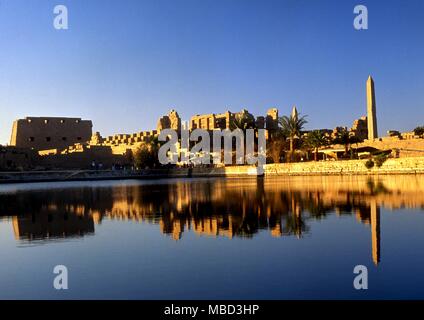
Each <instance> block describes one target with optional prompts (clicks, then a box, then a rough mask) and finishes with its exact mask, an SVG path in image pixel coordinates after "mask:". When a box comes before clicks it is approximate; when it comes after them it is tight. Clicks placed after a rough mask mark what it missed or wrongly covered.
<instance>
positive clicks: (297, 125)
mask: <svg viewBox="0 0 424 320" xmlns="http://www.w3.org/2000/svg"><path fill="white" fill-rule="evenodd" d="M278 123H279V125H280V126H281V129H282V131H283V133H284V134H285V135H286V136H287V137H288V138H289V141H290V156H291V159H292V160H293V152H294V139H296V138H299V137H300V131H301V130H302V129H303V127H304V126H305V124H307V123H308V121H307V120H306V116H302V117H299V116H298V114H297V110H296V107H293V111H292V114H291V115H290V117H288V116H282V117H280V118H279V119H278Z"/></svg>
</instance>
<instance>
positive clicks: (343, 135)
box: [333, 128, 360, 156]
mask: <svg viewBox="0 0 424 320" xmlns="http://www.w3.org/2000/svg"><path fill="white" fill-rule="evenodd" d="M333 142H334V143H335V144H341V145H344V147H345V152H344V154H345V156H347V155H348V154H349V149H350V146H351V145H352V144H353V143H358V142H360V140H359V139H358V138H357V137H355V136H352V135H351V134H350V132H349V131H348V130H347V129H346V128H343V129H342V130H340V131H339V132H338V133H337V136H336V138H335V139H334V140H333Z"/></svg>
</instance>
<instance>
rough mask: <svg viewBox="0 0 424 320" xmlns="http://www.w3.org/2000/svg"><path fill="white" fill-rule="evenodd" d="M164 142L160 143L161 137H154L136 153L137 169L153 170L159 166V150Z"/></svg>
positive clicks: (134, 157)
mask: <svg viewBox="0 0 424 320" xmlns="http://www.w3.org/2000/svg"><path fill="white" fill-rule="evenodd" d="M161 145H162V142H161V141H159V136H158V135H156V136H153V137H152V138H151V139H150V141H149V142H147V143H144V144H142V145H141V146H140V147H139V148H138V149H137V150H136V151H135V152H134V156H133V159H134V165H135V166H136V167H137V168H141V169H144V168H153V167H156V166H158V165H159V157H158V154H159V148H160V147H161Z"/></svg>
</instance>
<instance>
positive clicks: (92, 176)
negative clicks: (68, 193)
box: [0, 157, 424, 183]
mask: <svg viewBox="0 0 424 320" xmlns="http://www.w3.org/2000/svg"><path fill="white" fill-rule="evenodd" d="M365 162H366V160H345V161H319V162H313V161H312V162H299V163H280V164H268V165H265V168H264V169H265V176H269V177H272V176H308V175H315V176H327V175H379V174H381V175H384V174H424V157H411V158H396V159H388V160H387V161H386V162H384V163H383V165H382V166H381V167H380V168H378V167H374V168H372V169H367V168H366V167H365ZM256 174H257V168H256V167H254V166H230V167H225V168H224V167H222V168H192V169H189V168H175V169H156V170H143V171H140V172H138V171H130V170H128V171H124V170H116V171H113V170H101V171H92V170H68V171H26V172H25V171H24V172H0V183H13V182H31V181H72V180H109V179H159V178H190V177H251V176H255V175H256Z"/></svg>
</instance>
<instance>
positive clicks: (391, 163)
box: [265, 157, 424, 176]
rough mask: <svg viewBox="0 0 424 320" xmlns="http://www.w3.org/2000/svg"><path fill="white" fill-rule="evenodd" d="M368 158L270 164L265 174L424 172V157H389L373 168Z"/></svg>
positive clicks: (266, 167)
mask: <svg viewBox="0 0 424 320" xmlns="http://www.w3.org/2000/svg"><path fill="white" fill-rule="evenodd" d="M365 162H366V160H345V161H318V162H298V163H281V164H268V165H266V166H265V175H267V176H272V175H354V174H404V173H408V174H417V173H424V157H411V158H396V159H387V161H385V162H384V163H383V165H382V166H381V167H380V168H378V167H376V166H374V168H372V169H367V168H366V167H365Z"/></svg>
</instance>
